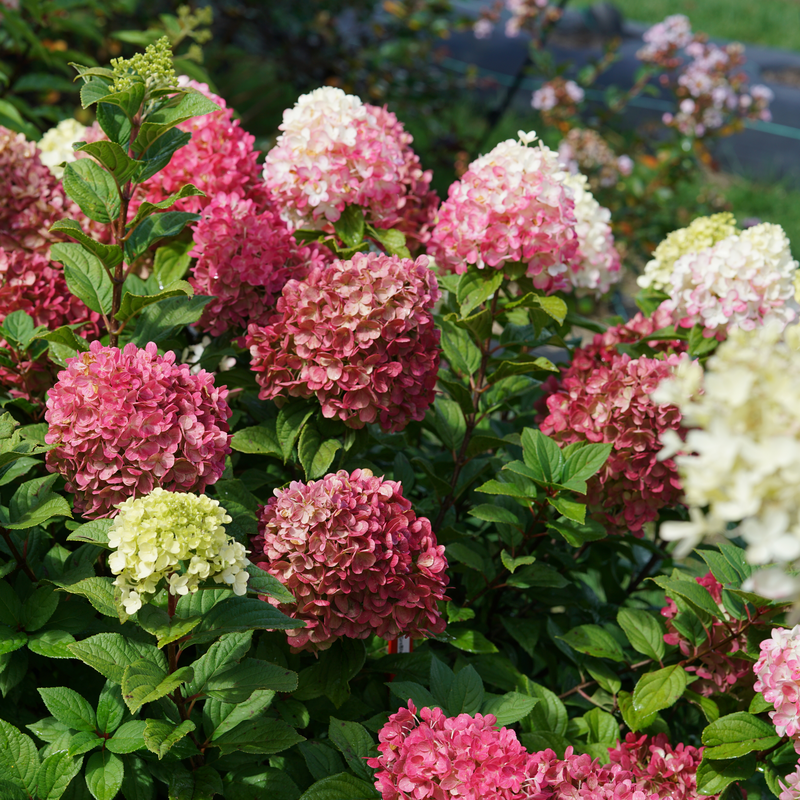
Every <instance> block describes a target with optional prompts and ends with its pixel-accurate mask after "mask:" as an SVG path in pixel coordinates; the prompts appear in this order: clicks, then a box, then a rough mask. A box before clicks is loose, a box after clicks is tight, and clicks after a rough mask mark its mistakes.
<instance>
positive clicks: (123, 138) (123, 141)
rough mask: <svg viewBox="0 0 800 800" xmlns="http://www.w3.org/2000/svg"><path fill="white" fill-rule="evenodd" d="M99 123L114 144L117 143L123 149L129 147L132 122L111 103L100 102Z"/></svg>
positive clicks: (98, 108) (98, 107) (98, 109)
mask: <svg viewBox="0 0 800 800" xmlns="http://www.w3.org/2000/svg"><path fill="white" fill-rule="evenodd" d="M96 113H97V122H98V124H99V125H100V127H101V128H102V129H103V133H105V134H106V136H108V138H109V139H110V140H111V141H112V142H116V143H117V144H119V145H122V146H123V147H127V146H128V142H129V141H130V138H131V131H132V130H133V129H132V127H131V121H130V120H129V119H128V117H127V116H126V114H125V112H124V111H123V110H122V109H121V108H118V107H117V106H115V105H112V104H111V103H103V102H100V103H98V104H97V111H96Z"/></svg>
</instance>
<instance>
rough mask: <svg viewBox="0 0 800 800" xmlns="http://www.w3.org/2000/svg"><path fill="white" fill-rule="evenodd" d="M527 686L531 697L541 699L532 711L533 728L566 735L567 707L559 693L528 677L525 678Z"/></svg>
mask: <svg viewBox="0 0 800 800" xmlns="http://www.w3.org/2000/svg"><path fill="white" fill-rule="evenodd" d="M525 688H526V691H527V693H528V694H530V696H531V697H535V698H537V699H538V700H539V702H538V703H537V704H536V705H535V706H534V708H533V709H532V711H531V720H532V722H533V729H534V730H536V731H551V732H552V733H556V734H558V735H560V736H564V735H565V734H566V732H567V709H566V708H565V707H564V704H563V703H562V702H561V700H560V699H559V697H558V695H556V694H555V693H554V692H551V691H550V690H549V689H546V688H545V687H544V686H540V685H539V684H538V683H534V682H533V681H530V680H527V679H526V680H525Z"/></svg>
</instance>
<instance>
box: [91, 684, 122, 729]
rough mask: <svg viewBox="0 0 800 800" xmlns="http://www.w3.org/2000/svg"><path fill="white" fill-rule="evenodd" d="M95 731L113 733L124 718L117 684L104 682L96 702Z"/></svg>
mask: <svg viewBox="0 0 800 800" xmlns="http://www.w3.org/2000/svg"><path fill="white" fill-rule="evenodd" d="M96 713H97V730H99V731H100V732H101V733H111V732H112V731H115V730H116V729H117V728H118V727H119V724H120V723H121V722H122V719H123V717H124V716H125V703H124V702H123V701H122V692H121V689H120V687H119V686H118V685H117V684H114V683H112V682H111V681H106V683H105V685H104V686H103V689H102V691H101V692H100V697H99V699H98V701H97V712H96Z"/></svg>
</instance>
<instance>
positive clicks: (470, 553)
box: [447, 542, 486, 575]
mask: <svg viewBox="0 0 800 800" xmlns="http://www.w3.org/2000/svg"><path fill="white" fill-rule="evenodd" d="M447 557H448V559H449V560H451V561H458V562H459V563H461V564H465V565H466V566H468V567H469V568H470V569H474V570H476V571H477V572H479V573H481V575H483V574H484V573H485V572H486V561H485V560H484V558H483V556H482V555H481V554H480V553H479V552H478V551H477V550H475V549H473V548H472V547H470V546H469V544H467V543H466V542H450V544H448V545H447Z"/></svg>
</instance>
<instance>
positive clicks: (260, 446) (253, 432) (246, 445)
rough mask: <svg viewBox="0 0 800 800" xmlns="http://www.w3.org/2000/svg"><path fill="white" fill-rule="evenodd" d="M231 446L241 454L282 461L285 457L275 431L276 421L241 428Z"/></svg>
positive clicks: (234, 435)
mask: <svg viewBox="0 0 800 800" xmlns="http://www.w3.org/2000/svg"><path fill="white" fill-rule="evenodd" d="M230 445H231V448H233V449H234V450H236V451H237V452H239V453H257V454H259V455H265V456H276V457H277V458H281V459H283V457H284V456H283V451H282V450H281V446H280V444H279V442H278V435H277V433H276V431H275V420H269V422H266V423H262V424H261V425H255V426H253V427H250V428H241V429H240V430H238V431H236V433H234V434H233V436H232V437H231V441H230Z"/></svg>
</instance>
